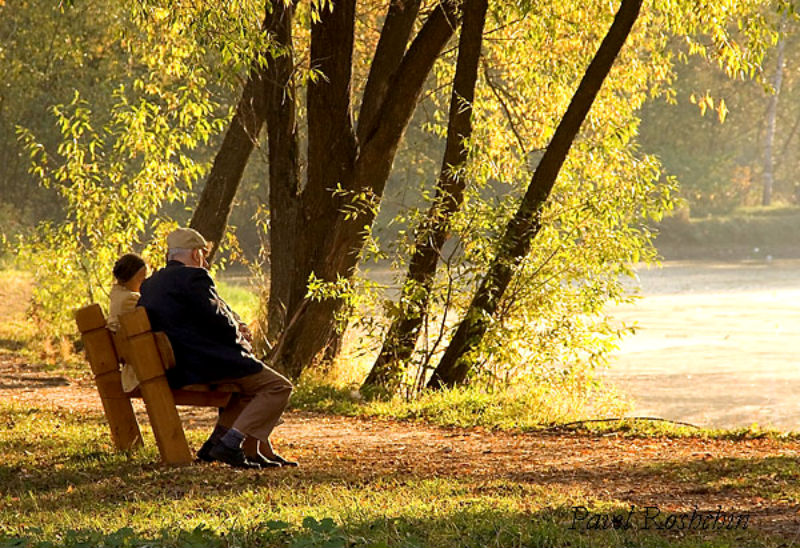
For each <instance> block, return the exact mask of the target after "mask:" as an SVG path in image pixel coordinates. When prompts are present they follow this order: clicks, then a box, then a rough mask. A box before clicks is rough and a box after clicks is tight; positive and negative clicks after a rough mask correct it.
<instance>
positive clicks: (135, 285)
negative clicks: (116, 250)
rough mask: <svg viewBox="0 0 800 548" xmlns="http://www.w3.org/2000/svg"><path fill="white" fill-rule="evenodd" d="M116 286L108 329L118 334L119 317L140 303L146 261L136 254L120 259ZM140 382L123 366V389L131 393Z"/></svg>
mask: <svg viewBox="0 0 800 548" xmlns="http://www.w3.org/2000/svg"><path fill="white" fill-rule="evenodd" d="M113 273H114V281H115V283H114V286H113V287H112V288H111V303H110V304H109V307H108V322H107V325H106V327H108V329H109V330H110V331H114V332H116V331H117V329H119V317H120V316H121V315H122V314H126V313H128V312H132V311H133V309H134V308H136V304H137V303H138V302H139V297H141V295H140V294H139V290H140V288H141V287H142V282H143V281H144V279H145V277H146V276H147V265H145V262H144V259H142V258H141V257H140V256H138V255H136V254H134V253H128V254H126V255H123V256H122V257H120V258H119V259H118V260H117V262H116V263H114V270H113ZM138 384H139V382H138V381H137V379H136V374H135V373H134V372H133V369H132V368H131V367H130V365H128V364H125V365H123V366H122V389H123V390H124V391H125V392H130V391H132V390H133V389H134V388H136V386H137V385H138Z"/></svg>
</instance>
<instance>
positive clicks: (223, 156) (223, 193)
mask: <svg viewBox="0 0 800 548" xmlns="http://www.w3.org/2000/svg"><path fill="white" fill-rule="evenodd" d="M264 73H265V69H264V68H263V67H258V66H256V67H253V68H252V69H251V70H250V77H249V78H248V79H247V83H246V84H245V87H244V91H243V92H242V98H241V99H240V100H239V104H238V105H237V107H236V114H235V115H234V117H233V120H231V124H230V126H229V127H228V131H227V132H226V133H225V138H224V139H223V141H222V146H220V148H219V150H218V151H217V155H216V157H215V158H214V165H213V166H212V168H211V173H209V175H208V179H207V180H206V185H205V186H204V187H203V192H202V193H201V194H200V201H199V202H198V204H197V207H196V208H195V210H194V214H193V215H192V220H191V221H190V223H189V226H190V227H192V228H194V229H195V230H197V231H198V232H200V233H201V234H202V235H203V236H204V237H205V238H206V239H207V240H209V241H211V242H213V244H214V245H213V248H212V249H211V252H210V253H209V257H208V259H209V261H211V259H212V258H213V256H214V254H215V253H216V251H217V249H218V248H219V243H220V241H221V240H222V238H223V236H224V235H225V229H226V227H227V226H228V218H229V217H230V214H231V209H232V205H233V199H234V197H235V196H236V190H237V189H238V188H239V183H240V182H241V180H242V173H244V168H245V166H247V161H248V160H249V159H250V153H251V152H252V151H253V148H254V147H255V143H256V140H257V139H258V134H259V133H260V132H261V128H262V126H263V125H264V118H265V112H264V101H263V81H264Z"/></svg>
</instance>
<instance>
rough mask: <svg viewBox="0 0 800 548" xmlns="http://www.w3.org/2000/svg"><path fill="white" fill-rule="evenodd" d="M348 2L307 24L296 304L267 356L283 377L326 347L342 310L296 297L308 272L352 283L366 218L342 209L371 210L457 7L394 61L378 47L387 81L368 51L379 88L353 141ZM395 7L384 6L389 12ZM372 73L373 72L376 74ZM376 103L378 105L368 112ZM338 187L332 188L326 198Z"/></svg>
mask: <svg viewBox="0 0 800 548" xmlns="http://www.w3.org/2000/svg"><path fill="white" fill-rule="evenodd" d="M348 2H350V3H348ZM351 3H352V0H347V1H342V2H338V3H336V5H335V6H334V8H333V10H332V11H325V12H323V13H322V14H320V22H319V23H318V24H315V25H314V26H313V27H312V37H311V42H312V45H311V62H312V66H314V67H315V68H320V69H321V72H322V73H323V74H324V75H325V77H324V78H320V79H318V80H317V82H316V83H315V84H314V85H312V86H310V87H309V90H308V124H309V126H308V127H309V143H308V164H309V169H308V180H307V184H306V187H305V188H304V190H303V192H302V195H301V203H300V207H299V213H298V221H297V222H298V225H297V226H298V228H300V227H302V229H303V231H302V233H299V234H298V237H297V238H296V240H295V272H297V273H298V274H299V276H298V277H297V278H296V279H295V280H294V287H295V290H294V292H293V295H295V296H296V298H297V299H298V301H299V302H300V304H299V305H298V306H297V307H296V308H295V310H294V311H291V312H290V313H289V314H287V324H286V328H285V329H284V330H283V332H282V333H281V336H280V339H279V343H278V344H277V345H276V348H275V351H274V353H273V356H272V359H273V363H274V364H275V366H276V367H277V368H279V369H281V370H283V371H284V372H285V373H287V374H288V375H289V376H290V377H292V378H297V377H298V376H299V375H300V373H301V372H302V371H303V369H304V368H305V367H306V366H307V365H309V364H310V363H312V361H313V360H314V359H315V358H316V357H317V355H318V354H319V353H320V352H321V351H322V350H324V348H325V346H326V344H327V343H328V342H329V341H330V340H331V337H332V334H333V330H334V328H335V321H336V312H337V311H338V310H340V308H341V306H342V300H341V299H333V298H331V299H324V300H310V299H308V298H306V297H304V296H305V294H306V291H307V282H308V279H309V277H310V275H311V274H313V275H314V276H315V277H316V278H317V279H319V280H322V281H323V282H335V281H337V280H338V279H350V278H351V277H352V276H353V273H354V272H355V268H356V265H357V263H358V257H359V253H360V251H361V249H362V247H363V245H364V242H365V238H366V230H367V229H368V227H369V226H371V225H372V221H373V220H374V217H375V208H374V207H359V208H357V209H356V210H353V209H352V208H350V206H351V205H352V204H353V198H354V197H356V196H359V195H361V196H368V197H369V200H371V201H372V202H373V203H377V202H378V201H379V200H380V198H381V196H382V194H383V190H384V187H385V185H386V180H387V179H388V176H389V172H390V170H391V166H392V161H393V160H394V156H395V153H396V151H397V146H398V144H399V142H400V139H401V138H402V135H403V132H404V131H405V128H406V127H407V126H408V123H409V121H410V119H411V115H412V114H413V112H414V108H415V107H416V104H417V101H418V99H419V96H420V94H421V92H422V88H423V85H424V83H425V79H426V78H427V76H428V74H429V73H430V71H431V69H432V67H433V64H434V62H435V60H436V58H437V57H438V56H439V54H440V53H441V51H442V49H443V48H444V46H445V44H446V43H447V41H448V40H449V39H450V37H451V36H452V34H453V32H454V29H455V27H456V26H457V23H458V21H457V18H456V9H457V3H456V1H455V0H447V1H444V2H442V3H439V4H438V5H437V6H436V8H434V10H433V11H432V12H431V14H430V16H429V17H428V19H427V20H426V21H425V24H424V25H423V26H422V28H421V29H420V31H419V32H418V34H417V36H416V37H415V38H414V40H413V42H412V43H411V45H410V47H409V48H408V51H406V52H405V54H403V55H402V57H400V58H399V59H397V56H398V51H402V48H385V49H384V50H383V51H384V52H385V53H384V54H385V56H386V57H387V58H391V57H392V56H394V58H395V59H397V60H396V62H397V68H396V70H394V71H393V72H392V73H391V74H385V73H384V72H382V71H381V67H380V59H379V55H378V54H379V51H376V56H375V58H374V60H373V63H372V69H371V73H370V77H369V79H368V81H369V80H370V79H373V77H374V78H383V79H384V80H385V81H386V82H387V83H388V84H385V85H374V86H373V87H372V90H374V91H373V93H375V94H377V95H379V97H378V99H379V100H378V101H372V100H369V101H368V100H367V98H365V99H364V100H363V102H362V104H364V105H373V106H372V107H370V108H377V110H376V111H375V112H373V111H372V110H369V115H367V113H366V111H365V112H364V113H363V114H364V116H365V117H364V118H362V122H363V120H366V119H367V118H369V121H367V122H365V123H364V124H365V125H364V126H363V127H362V126H359V128H358V131H357V135H358V140H356V132H355V131H353V129H352V117H351V111H350V83H351V81H350V64H349V63H350V62H351V59H352V29H353V24H354V22H353V15H352V14H353V7H352V4H351ZM398 5H400V3H399V2H395V3H393V4H392V5H391V7H390V10H391V9H393V8H394V7H395V6H398ZM404 6H405V5H404ZM337 12H338V14H337ZM387 19H388V18H387ZM385 30H386V29H385V28H384V32H385ZM409 31H410V27H408V26H404V25H396V26H395V30H394V32H395V34H394V35H393V36H392V38H393V41H394V40H398V41H399V40H401V39H402V38H403V34H404V33H405V37H406V39H407V36H408V34H407V33H408V32H409ZM379 44H380V42H379ZM377 72H380V73H381V74H380V75H375V74H376V73H377ZM367 87H368V88H369V87H370V86H369V84H368V86H367ZM380 96H382V97H380ZM376 103H377V104H379V105H380V106H379V107H374V105H375V104H376ZM337 188H340V189H341V190H340V191H339V192H334V190H335V189H337ZM298 232H299V231H298Z"/></svg>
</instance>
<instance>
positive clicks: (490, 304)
mask: <svg viewBox="0 0 800 548" xmlns="http://www.w3.org/2000/svg"><path fill="white" fill-rule="evenodd" d="M641 4H642V0H622V3H621V5H620V7H619V10H618V12H617V14H616V17H615V18H614V22H613V23H612V25H611V28H610V29H609V31H608V33H607V34H606V36H605V38H604V39H603V42H602V43H601V44H600V48H599V49H598V50H597V53H596V54H595V56H594V59H592V62H591V63H590V64H589V67H588V69H587V70H586V73H585V74H584V76H583V79H582V80H581V82H580V84H579V85H578V89H577V91H576V92H575V94H574V95H573V97H572V101H571V102H570V105H569V107H568V108H567V112H566V113H565V114H564V117H563V118H562V119H561V122H560V123H559V125H558V128H557V129H556V132H555V134H554V135H553V138H552V140H551V141H550V144H549V146H548V147H547V150H546V151H545V153H544V156H543V157H542V160H541V161H540V162H539V165H538V167H537V168H536V171H535V172H534V174H533V177H532V179H531V183H530V185H529V186H528V189H527V191H526V193H525V196H524V197H523V199H522V202H521V204H520V206H519V208H518V210H517V211H516V213H515V214H514V217H513V218H512V219H511V221H510V222H509V224H508V225H507V227H506V230H505V233H504V235H503V237H502V239H501V241H500V244H499V249H498V252H497V255H496V256H495V259H494V260H493V261H492V264H491V266H490V267H489V271H488V272H487V274H486V276H485V277H484V278H483V280H482V281H481V284H480V286H479V288H478V290H477V291H476V293H475V295H474V297H473V299H472V302H471V303H470V306H469V308H468V310H467V312H466V314H465V317H464V319H463V320H462V321H461V323H460V324H459V325H458V328H457V329H456V332H455V335H454V336H453V339H452V340H451V342H450V345H449V346H448V348H447V350H446V351H445V353H444V356H442V359H441V361H440V362H439V364H438V365H437V367H436V370H435V371H434V373H433V376H432V377H431V379H430V381H429V382H428V387H429V388H442V387H452V386H455V385H457V384H460V383H463V382H464V380H465V379H466V377H467V374H468V373H469V370H470V367H471V365H472V364H471V361H470V359H469V357H468V354H469V352H470V351H472V350H473V349H475V348H476V346H477V345H478V344H479V343H480V341H481V339H482V338H483V336H484V334H485V333H486V330H487V329H488V325H489V318H490V317H491V316H492V315H493V314H494V313H495V312H496V310H497V307H498V305H499V303H500V299H501V298H502V297H503V293H504V292H505V290H506V288H507V287H508V284H509V282H510V280H511V276H512V274H513V268H514V266H515V265H516V264H517V263H518V262H519V261H520V260H521V259H523V258H524V257H525V256H526V255H527V254H528V252H529V250H530V247H531V242H532V240H533V238H534V237H535V236H536V234H537V233H538V232H539V229H540V228H541V212H542V209H543V206H544V204H545V203H546V201H547V199H548V197H549V196H550V192H551V191H552V188H553V185H554V184H555V180H556V177H557V176H558V173H559V171H560V170H561V166H562V165H563V163H564V160H565V159H566V157H567V154H568V153H569V149H570V147H571V146H572V142H573V141H574V139H575V136H576V135H577V133H578V131H579V129H580V127H581V125H582V123H583V121H584V119H585V118H586V115H587V114H588V112H589V109H590V108H591V106H592V103H593V102H594V99H595V97H596V96H597V93H598V92H599V90H600V87H601V86H602V84H603V81H604V80H605V78H606V76H607V75H608V73H609V71H610V70H611V67H612V65H613V64H614V60H615V59H616V57H617V55H618V54H619V51H620V50H621V49H622V46H623V44H624V43H625V40H626V39H627V37H628V34H629V33H630V31H631V28H632V27H633V24H634V22H635V21H636V19H637V18H638V15H639V10H640V8H641Z"/></svg>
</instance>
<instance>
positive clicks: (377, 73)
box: [358, 0, 421, 141]
mask: <svg viewBox="0 0 800 548" xmlns="http://www.w3.org/2000/svg"><path fill="white" fill-rule="evenodd" d="M420 2H421V0H393V1H392V3H391V5H390V6H389V12H388V13H387V14H386V20H385V21H384V23H383V28H382V29H381V35H380V38H379V39H378V46H377V47H376V48H375V56H374V57H373V60H372V65H370V70H369V76H368V77H367V83H366V85H365V86H364V95H363V98H362V100H361V109H360V112H359V116H358V139H359V141H364V140H365V138H366V135H368V134H369V133H370V132H371V131H372V130H373V129H374V127H375V121H376V120H377V117H378V112H379V110H380V107H381V104H382V103H383V100H384V99H385V98H386V93H387V92H388V90H389V83H390V82H391V79H392V77H393V76H394V74H395V72H396V71H397V68H398V67H399V66H400V62H401V61H402V60H403V54H404V53H405V52H406V46H408V40H409V38H410V36H411V31H412V29H413V28H414V21H415V20H416V18H417V13H418V12H419V5H420Z"/></svg>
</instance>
